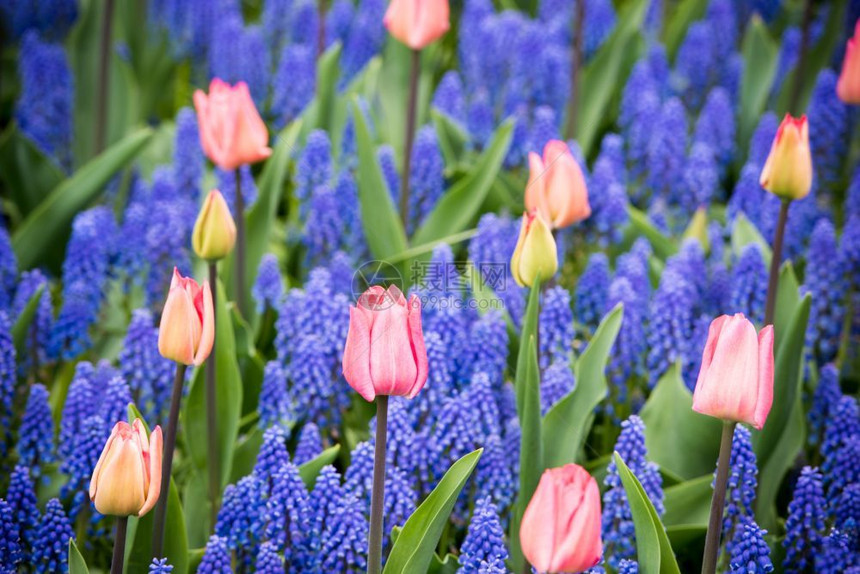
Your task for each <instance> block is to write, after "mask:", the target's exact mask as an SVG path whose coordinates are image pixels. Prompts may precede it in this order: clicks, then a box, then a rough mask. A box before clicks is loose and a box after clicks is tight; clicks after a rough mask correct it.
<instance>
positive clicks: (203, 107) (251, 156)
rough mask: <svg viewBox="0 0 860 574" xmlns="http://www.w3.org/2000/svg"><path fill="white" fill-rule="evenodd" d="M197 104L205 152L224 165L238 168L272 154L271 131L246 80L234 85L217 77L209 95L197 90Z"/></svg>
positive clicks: (221, 166)
mask: <svg viewBox="0 0 860 574" xmlns="http://www.w3.org/2000/svg"><path fill="white" fill-rule="evenodd" d="M194 107H195V108H196V109H197V123H198V124H199V126H200V144H201V145H202V146H203V152H204V153H205V154H206V156H207V157H208V158H209V159H210V160H212V163H214V164H215V165H217V166H218V167H220V168H221V169H223V170H228V171H229V170H234V169H236V168H237V167H239V166H240V165H245V164H251V163H256V162H258V161H261V160H264V159H266V158H267V157H269V156H270V155H272V150H271V148H269V147H268V145H267V144H268V143H269V132H268V130H267V129H266V124H264V123H263V120H262V118H260V114H259V113H257V108H256V107H254V101H253V100H252V99H251V92H249V91H248V86H247V84H245V82H239V83H238V84H236V85H235V86H232V87H231V86H230V84H228V83H226V82H222V81H221V80H219V79H218V78H215V79H214V80H212V82H211V83H210V84H209V95H208V96H207V95H206V94H205V93H204V92H203V91H202V90H197V91H196V92H194Z"/></svg>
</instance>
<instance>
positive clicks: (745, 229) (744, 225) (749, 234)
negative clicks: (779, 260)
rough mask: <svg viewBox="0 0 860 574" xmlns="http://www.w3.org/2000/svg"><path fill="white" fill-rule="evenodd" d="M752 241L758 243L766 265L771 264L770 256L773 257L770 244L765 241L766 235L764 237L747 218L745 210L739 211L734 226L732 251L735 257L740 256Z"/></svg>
mask: <svg viewBox="0 0 860 574" xmlns="http://www.w3.org/2000/svg"><path fill="white" fill-rule="evenodd" d="M751 243H752V244H755V245H758V247H759V251H761V255H762V258H763V259H764V262H765V265H766V266H769V265H770V258H771V257H772V255H771V250H770V245H769V244H768V242H767V241H765V239H764V237H762V235H761V233H760V232H759V230H758V229H757V228H756V226H755V225H753V224H752V222H751V221H750V220H749V219H747V216H746V215H744V214H743V212H741V213H738V215H737V217H735V223H734V226H733V227H732V251H733V252H734V254H735V257H740V255H741V252H742V251H743V249H744V247H746V246H747V245H749V244H751Z"/></svg>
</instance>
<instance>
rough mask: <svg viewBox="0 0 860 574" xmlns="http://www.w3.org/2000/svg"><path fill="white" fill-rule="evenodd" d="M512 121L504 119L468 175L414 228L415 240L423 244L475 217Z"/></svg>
mask: <svg viewBox="0 0 860 574" xmlns="http://www.w3.org/2000/svg"><path fill="white" fill-rule="evenodd" d="M512 137H513V123H512V122H511V121H510V120H508V121H506V122H505V123H503V124H502V125H501V126H500V127H499V129H497V130H496V133H495V134H494V135H493V138H492V140H490V143H489V145H488V146H487V148H486V149H485V150H484V153H482V154H481V156H480V157H479V158H478V159H477V160H476V161H475V163H474V164H473V167H472V168H471V170H470V171H469V175H467V176H466V177H464V178H463V179H461V180H460V181H458V182H457V183H455V184H454V185H453V186H452V187H451V189H449V190H448V191H447V192H445V195H443V196H442V198H441V199H440V200H439V202H438V203H437V204H436V207H434V208H433V211H432V212H431V213H430V215H428V216H427V219H426V220H425V221H424V223H423V224H422V225H421V227H420V228H418V231H416V232H415V236H414V237H413V239H412V243H413V244H415V245H421V244H422V243H429V242H431V241H433V240H436V239H439V238H441V237H445V236H447V235H452V234H454V233H459V232H460V231H463V230H464V229H466V228H467V227H469V225H470V224H472V223H473V220H474V219H475V218H476V216H477V214H478V211H479V210H480V208H481V205H482V204H483V203H484V199H485V198H486V197H487V193H488V192H489V191H490V187H491V186H492V185H493V182H494V181H495V179H496V175H497V174H498V172H499V169H501V167H502V163H503V162H504V160H505V156H506V155H507V153H508V148H509V147H510V145H511V138H512Z"/></svg>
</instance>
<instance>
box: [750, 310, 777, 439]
mask: <svg viewBox="0 0 860 574" xmlns="http://www.w3.org/2000/svg"><path fill="white" fill-rule="evenodd" d="M773 372H774V371H773V325H768V326H767V327H765V328H764V329H762V330H761V332H760V333H759V334H758V400H757V401H756V405H755V414H754V416H753V423H752V424H753V426H754V427H755V428H757V429H758V430H761V429H762V428H763V427H764V423H765V421H766V420H767V415H768V414H769V413H770V407H771V406H772V405H773Z"/></svg>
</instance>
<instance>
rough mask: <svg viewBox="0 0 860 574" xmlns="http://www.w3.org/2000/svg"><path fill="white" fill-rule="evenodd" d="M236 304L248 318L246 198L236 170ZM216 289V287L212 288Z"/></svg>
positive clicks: (240, 177) (240, 176)
mask: <svg viewBox="0 0 860 574" xmlns="http://www.w3.org/2000/svg"><path fill="white" fill-rule="evenodd" d="M235 266H236V303H237V305H238V306H239V313H241V315H242V316H243V317H247V316H248V315H247V313H246V311H247V308H246V307H245V198H244V197H242V174H241V172H240V171H239V168H238V167H237V168H236V260H235ZM212 289H215V286H214V285H213V286H212Z"/></svg>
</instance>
